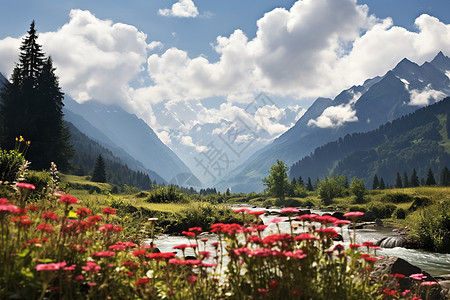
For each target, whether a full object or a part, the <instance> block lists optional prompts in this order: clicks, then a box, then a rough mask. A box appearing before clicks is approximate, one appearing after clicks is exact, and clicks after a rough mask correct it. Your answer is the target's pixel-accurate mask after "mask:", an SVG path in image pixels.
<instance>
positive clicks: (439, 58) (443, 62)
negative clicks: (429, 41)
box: [430, 51, 450, 72]
mask: <svg viewBox="0 0 450 300" xmlns="http://www.w3.org/2000/svg"><path fill="white" fill-rule="evenodd" d="M430 64H432V65H433V66H434V67H436V68H437V69H439V70H441V71H444V72H445V71H448V70H450V58H448V56H445V55H444V53H443V52H442V51H439V53H438V54H437V55H436V56H435V57H434V58H433V60H432V61H431V62H430Z"/></svg>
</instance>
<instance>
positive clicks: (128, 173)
mask: <svg viewBox="0 0 450 300" xmlns="http://www.w3.org/2000/svg"><path fill="white" fill-rule="evenodd" d="M67 126H68V127H69V130H70V133H71V138H70V143H71V144H72V146H73V148H74V150H75V155H74V157H73V159H72V161H71V164H72V166H73V170H72V173H73V174H75V175H86V174H89V173H90V172H92V170H93V168H94V165H95V162H96V160H97V158H98V156H99V155H101V156H102V157H103V159H104V162H105V167H106V179H107V182H109V183H112V184H116V185H118V186H123V185H124V184H127V185H129V186H135V187H138V188H140V189H150V188H151V185H152V184H153V183H158V184H162V183H166V182H165V181H164V179H162V178H161V177H160V176H158V175H157V174H156V173H154V174H151V175H153V176H151V177H150V176H149V175H147V174H146V173H144V172H141V171H135V170H132V169H130V168H129V167H128V166H127V165H126V164H124V163H122V162H121V161H120V159H119V158H117V157H116V156H114V155H113V154H112V152H111V151H110V150H108V149H106V148H104V147H102V146H101V145H100V144H98V143H97V142H94V141H92V140H91V139H89V138H88V137H87V136H86V135H84V134H83V133H81V132H80V131H79V130H78V129H77V128H76V127H75V126H74V125H73V124H72V123H67Z"/></svg>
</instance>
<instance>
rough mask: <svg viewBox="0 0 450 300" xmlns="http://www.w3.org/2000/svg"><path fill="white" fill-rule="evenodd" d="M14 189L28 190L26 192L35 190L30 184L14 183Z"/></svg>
mask: <svg viewBox="0 0 450 300" xmlns="http://www.w3.org/2000/svg"><path fill="white" fill-rule="evenodd" d="M16 187H18V188H23V189H28V190H35V189H36V187H35V186H34V185H32V184H31V183H25V182H18V183H16Z"/></svg>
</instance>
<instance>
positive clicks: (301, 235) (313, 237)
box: [294, 232, 317, 241]
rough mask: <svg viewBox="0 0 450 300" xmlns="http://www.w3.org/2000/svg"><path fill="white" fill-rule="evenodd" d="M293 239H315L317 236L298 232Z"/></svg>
mask: <svg viewBox="0 0 450 300" xmlns="http://www.w3.org/2000/svg"><path fill="white" fill-rule="evenodd" d="M294 240H295V241H312V240H317V238H316V237H315V236H313V235H312V234H311V233H306V232H304V233H300V234H299V235H297V236H296V237H294Z"/></svg>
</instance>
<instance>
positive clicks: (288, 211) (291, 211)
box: [280, 207, 299, 214]
mask: <svg viewBox="0 0 450 300" xmlns="http://www.w3.org/2000/svg"><path fill="white" fill-rule="evenodd" d="M280 213H282V214H296V213H299V210H298V209H296V208H293V207H285V208H283V209H282V210H281V211H280Z"/></svg>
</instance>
